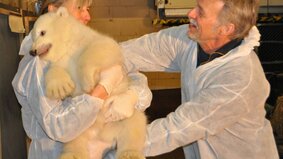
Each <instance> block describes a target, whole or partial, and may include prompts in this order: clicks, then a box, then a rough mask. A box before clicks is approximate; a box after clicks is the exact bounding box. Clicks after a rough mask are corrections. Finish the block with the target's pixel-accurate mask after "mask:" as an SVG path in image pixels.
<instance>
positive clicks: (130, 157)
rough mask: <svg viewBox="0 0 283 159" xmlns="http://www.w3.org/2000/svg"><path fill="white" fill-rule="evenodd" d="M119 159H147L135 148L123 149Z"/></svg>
mask: <svg viewBox="0 0 283 159" xmlns="http://www.w3.org/2000/svg"><path fill="white" fill-rule="evenodd" d="M117 159H145V157H144V156H143V155H142V154H141V153H140V152H138V151H135V150H127V151H122V152H121V153H120V154H119V155H118V158H117Z"/></svg>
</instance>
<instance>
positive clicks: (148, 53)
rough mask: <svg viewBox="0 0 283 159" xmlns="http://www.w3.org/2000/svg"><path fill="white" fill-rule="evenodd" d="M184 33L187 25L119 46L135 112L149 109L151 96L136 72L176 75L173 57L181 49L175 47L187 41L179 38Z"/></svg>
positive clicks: (175, 58) (184, 38)
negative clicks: (134, 96) (135, 98)
mask: <svg viewBox="0 0 283 159" xmlns="http://www.w3.org/2000/svg"><path fill="white" fill-rule="evenodd" d="M186 30H187V25H183V26H181V27H172V28H170V29H165V30H162V31H160V32H157V33H152V34H147V35H145V36H142V37H140V38H137V39H132V40H129V41H126V42H122V43H121V47H122V49H123V55H124V57H125V66H126V69H127V71H128V72H129V76H130V78H131V79H132V81H133V82H132V83H131V86H130V89H133V90H135V91H136V92H137V93H138V95H139V101H138V104H137V107H138V109H140V110H145V109H146V108H147V107H148V106H149V105H150V102H151V100H152V93H151V91H150V89H149V88H148V83H147V79H146V77H145V76H144V75H143V74H141V73H137V71H151V72H152V71H168V72H178V71H180V68H179V63H178V62H177V61H179V59H180V58H181V56H177V52H184V51H183V50H185V48H175V46H178V43H182V42H184V41H186V40H187V37H186V36H183V35H186V33H185V32H186ZM182 49H183V50H182ZM179 55H181V54H179Z"/></svg>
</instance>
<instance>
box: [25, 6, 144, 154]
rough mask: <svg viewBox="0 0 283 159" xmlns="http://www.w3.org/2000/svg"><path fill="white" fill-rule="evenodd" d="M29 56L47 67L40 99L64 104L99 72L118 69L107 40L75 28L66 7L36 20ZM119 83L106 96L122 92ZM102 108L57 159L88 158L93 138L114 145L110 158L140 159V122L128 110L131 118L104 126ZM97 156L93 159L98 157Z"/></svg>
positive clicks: (115, 48)
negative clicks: (114, 151)
mask: <svg viewBox="0 0 283 159" xmlns="http://www.w3.org/2000/svg"><path fill="white" fill-rule="evenodd" d="M32 39H33V45H32V50H31V52H30V54H31V55H34V56H35V55H38V56H39V58H40V59H42V60H46V61H48V62H49V63H50V65H49V68H48V71H47V72H46V75H45V85H46V95H47V96H48V97H51V98H56V99H64V98H65V97H67V96H70V95H71V96H76V95H79V94H82V93H84V92H90V91H91V90H92V88H94V87H95V85H96V84H97V83H98V81H99V74H100V71H101V70H102V69H105V68H108V67H111V66H114V65H117V64H118V65H119V64H120V65H122V63H123V56H122V53H121V50H120V47H119V45H118V44H117V42H116V41H115V40H113V39H112V38H110V37H108V36H105V35H102V34H100V33H98V32H96V31H95V30H92V29H91V28H89V27H87V26H85V25H83V24H81V23H80V22H78V21H77V20H76V19H74V18H73V17H72V16H71V15H69V13H68V11H67V10H66V8H63V7H61V8H59V9H58V10H57V11H56V12H54V13H46V14H44V15H42V16H40V17H39V18H38V19H37V21H36V23H35V25H34V28H33V30H32ZM127 87H128V80H127V79H126V78H125V79H124V80H123V82H121V84H120V85H119V87H117V88H115V90H113V92H112V93H111V95H113V94H118V93H123V92H124V91H126V90H127ZM105 109H107V108H102V109H101V111H100V112H99V113H98V115H97V119H96V121H95V123H94V124H93V125H92V126H91V128H89V129H88V130H86V131H85V132H84V133H82V134H81V135H80V136H79V137H77V138H76V139H74V140H72V141H70V142H68V143H66V144H64V148H63V152H62V154H61V156H60V158H61V159H75V158H77V159H89V158H90V153H91V152H89V151H88V145H90V144H91V143H89V142H90V141H91V140H93V139H96V140H100V141H102V142H104V143H109V145H113V143H116V142H117V153H116V158H118V159H142V158H144V156H143V153H142V151H143V145H144V142H145V131H146V117H145V115H144V113H143V112H140V111H138V110H134V112H133V115H132V116H131V117H129V118H127V119H123V120H121V121H117V122H111V123H108V124H105V123H104V112H105V111H106V110H105ZM102 153H103V152H100V154H99V155H98V156H99V157H96V158H97V159H98V158H102V155H103V154H102Z"/></svg>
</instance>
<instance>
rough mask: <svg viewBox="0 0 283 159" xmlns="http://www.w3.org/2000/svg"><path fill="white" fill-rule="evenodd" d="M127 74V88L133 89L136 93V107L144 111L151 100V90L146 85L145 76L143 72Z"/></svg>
mask: <svg viewBox="0 0 283 159" xmlns="http://www.w3.org/2000/svg"><path fill="white" fill-rule="evenodd" d="M128 76H129V77H130V79H131V82H130V85H129V89H131V90H134V91H135V92H136V93H137V94H138V102H137V104H136V109H138V110H140V111H145V110H146V108H148V107H149V106H150V104H151V100H152V92H151V90H150V89H149V87H148V82H147V78H146V76H145V75H144V74H142V73H138V72H135V73H134V72H133V73H129V74H128Z"/></svg>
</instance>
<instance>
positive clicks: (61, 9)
mask: <svg viewBox="0 0 283 159" xmlns="http://www.w3.org/2000/svg"><path fill="white" fill-rule="evenodd" d="M56 13H57V14H58V15H59V16H61V17H67V16H69V12H68V10H67V8H65V7H59V8H58V10H57V11H56Z"/></svg>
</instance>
